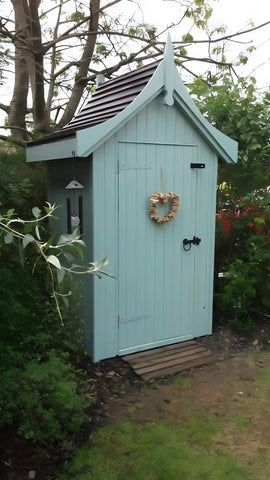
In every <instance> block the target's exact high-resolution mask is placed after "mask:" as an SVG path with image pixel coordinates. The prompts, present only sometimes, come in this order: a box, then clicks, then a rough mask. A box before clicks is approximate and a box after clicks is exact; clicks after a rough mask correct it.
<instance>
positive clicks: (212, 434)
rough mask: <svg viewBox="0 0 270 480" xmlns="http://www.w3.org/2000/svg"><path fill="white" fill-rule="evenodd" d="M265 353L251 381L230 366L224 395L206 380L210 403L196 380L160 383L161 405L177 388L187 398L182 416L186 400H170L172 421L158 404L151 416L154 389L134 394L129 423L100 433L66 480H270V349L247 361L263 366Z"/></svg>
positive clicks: (78, 455)
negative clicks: (195, 393) (269, 351)
mask: <svg viewBox="0 0 270 480" xmlns="http://www.w3.org/2000/svg"><path fill="white" fill-rule="evenodd" d="M257 357H258V359H261V360H262V362H261V363H260V365H259V367H260V368H259V369H257V373H256V375H255V374H254V377H252V376H251V378H250V379H244V380H243V379H242V375H241V376H238V375H237V374H236V375H234V376H232V375H231V370H230V368H232V367H230V368H229V367H228V368H227V365H226V364H225V365H223V367H226V368H222V372H223V373H222V375H223V376H222V377H218V378H219V379H220V378H221V379H222V382H223V383H224V385H225V387H226V385H228V389H227V390H226V388H225V389H223V396H220V393H219V392H218V394H217V396H216V397H215V395H214V393H215V392H214V390H213V389H212V390H211V388H210V387H211V385H212V383H211V382H210V384H209V385H210V387H208V384H207V383H205V382H206V377H204V383H203V385H204V388H206V390H207V388H210V389H209V403H208V402H207V401H206V399H205V397H204V400H203V403H201V402H197V405H196V402H193V399H194V398H196V395H195V396H194V392H197V398H199V399H200V394H201V393H202V391H201V390H200V389H198V388H197V389H196V388H195V387H196V386H198V383H197V384H196V383H195V382H194V380H193V379H192V378H191V377H188V376H186V377H185V376H180V375H179V376H174V377H173V379H172V383H171V385H170V386H166V387H164V388H163V387H160V390H161V393H160V397H159V399H160V404H161V405H162V404H163V399H164V397H165V395H167V394H168V391H169V392H170V394H172V391H173V390H172V388H173V386H174V385H175V388H176V390H175V398H178V399H179V398H181V395H183V397H182V398H183V399H184V398H185V399H186V403H184V404H185V407H184V408H183V410H182V411H181V415H178V411H179V409H180V408H181V401H178V402H174V403H173V402H172V403H169V404H168V405H169V407H168V410H167V414H168V415H167V417H165V418H166V419H167V422H164V421H163V420H162V419H161V417H159V415H160V411H159V410H158V408H156V407H154V409H153V420H152V421H149V420H148V421H145V420H144V417H143V412H144V407H145V406H146V405H147V406H148V409H149V399H148V397H147V390H146V391H145V397H144V396H141V395H139V396H138V397H134V403H133V404H131V405H128V406H127V407H126V418H127V419H129V421H127V422H124V423H118V424H116V425H107V426H105V427H102V428H100V429H99V430H98V431H96V432H95V433H94V434H93V436H92V438H91V441H90V442H89V443H88V444H87V445H85V446H83V447H82V448H81V449H79V450H77V451H76V452H75V454H74V457H73V461H72V465H71V467H70V469H69V471H68V472H67V473H65V474H63V475H60V476H59V477H58V480H254V479H256V480H269V478H270V455H269V440H267V438H268V428H267V424H266V422H267V418H268V415H269V393H270V368H265V366H266V365H267V362H268V365H269V356H267V357H266V356H265V362H263V360H264V356H263V353H261V354H260V356H258V355H256V356H255V357H254V358H253V356H250V357H248V358H247V359H245V360H243V361H242V363H241V365H240V366H241V367H244V370H243V371H244V373H245V372H246V370H247V369H249V367H250V368H251V369H252V367H254V365H256V364H257V363H256V362H258V359H257ZM228 365H235V363H229V362H228ZM263 366H264V368H263ZM253 371H254V369H253ZM217 372H220V370H219V369H218V370H217ZM211 378H212V377H211ZM219 381H220V380H219ZM193 382H194V383H193ZM226 382H227V383H226ZM179 387H180V388H179ZM192 389H193V390H192ZM217 389H218V384H217ZM157 395H158V391H157ZM213 397H215V398H213ZM152 398H153V397H152V396H151V395H150V402H151V399H152ZM187 399H188V400H190V402H189V401H188V402H187ZM147 402H148V403H147ZM205 402H206V403H205ZM150 405H151V403H150ZM157 405H159V403H158V402H157ZM194 405H196V406H194ZM219 407H223V409H222V408H219ZM154 412H155V413H154ZM221 412H223V416H222V415H221ZM165 413H166V409H165V410H164V409H163V410H161V415H162V416H163V418H164V415H165ZM146 415H147V418H148V410H147V413H146ZM170 415H171V416H170ZM145 418H146V417H145ZM266 437H267V438H266Z"/></svg>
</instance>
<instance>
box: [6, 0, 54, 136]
mask: <svg viewBox="0 0 270 480" xmlns="http://www.w3.org/2000/svg"><path fill="white" fill-rule="evenodd" d="M11 2H12V5H13V9H14V14H15V26H16V33H15V35H14V37H13V43H14V45H15V53H16V67H17V68H16V69H15V85H16V86H17V90H15V91H14V96H13V99H12V100H13V102H14V104H15V103H16V102H17V103H18V105H19V103H20V101H22V102H23V108H24V114H26V95H25V90H26V76H27V83H28V78H30V84H31V92H32V101H33V108H32V113H33V130H34V132H37V133H47V132H48V131H49V118H48V114H47V110H46V106H45V98H44V97H45V96H44V69H43V49H42V41H41V28H40V22H39V15H38V8H39V4H40V0H29V3H28V0H11ZM23 67H24V68H25V71H23ZM21 82H22V83H21ZM20 86H21V90H20ZM17 92H18V93H17ZM21 95H22V97H21ZM18 105H17V106H16V107H15V106H14V108H13V113H12V117H11V119H12V118H14V119H15V118H16V115H18V116H20V115H21V116H22V115H23V112H19V107H18ZM11 119H10V123H11ZM16 125H18V123H17V122H16ZM16 135H17V136H18V134H16Z"/></svg>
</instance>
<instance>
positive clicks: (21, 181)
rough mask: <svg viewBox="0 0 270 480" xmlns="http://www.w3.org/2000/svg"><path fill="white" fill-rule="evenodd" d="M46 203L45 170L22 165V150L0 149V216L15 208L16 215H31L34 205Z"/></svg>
mask: <svg viewBox="0 0 270 480" xmlns="http://www.w3.org/2000/svg"><path fill="white" fill-rule="evenodd" d="M45 200H46V170H45V168H44V166H42V165H40V164H38V165H34V166H30V165H29V164H27V163H26V161H25V150H24V149H19V148H15V147H5V146H2V147H1V148H0V213H1V212H2V213H3V212H6V211H7V210H9V209H12V208H14V209H15V211H16V213H17V215H19V216H20V215H24V218H25V217H27V213H28V212H31V208H32V206H33V205H37V206H39V207H40V206H41V205H44V203H45Z"/></svg>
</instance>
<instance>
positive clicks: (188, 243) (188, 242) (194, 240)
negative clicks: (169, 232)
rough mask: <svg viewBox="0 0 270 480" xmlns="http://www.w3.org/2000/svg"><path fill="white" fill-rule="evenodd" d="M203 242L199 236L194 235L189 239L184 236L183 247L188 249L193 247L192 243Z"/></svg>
mask: <svg viewBox="0 0 270 480" xmlns="http://www.w3.org/2000/svg"><path fill="white" fill-rule="evenodd" d="M200 243H201V238H199V237H195V236H194V237H193V238H192V239H191V240H188V239H187V238H184V240H183V247H184V250H186V251H188V250H190V249H191V245H197V246H198V245H199V244H200Z"/></svg>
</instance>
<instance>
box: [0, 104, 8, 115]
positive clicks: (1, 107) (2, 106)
mask: <svg viewBox="0 0 270 480" xmlns="http://www.w3.org/2000/svg"><path fill="white" fill-rule="evenodd" d="M0 109H1V110H4V112H6V113H9V111H10V107H9V105H4V104H3V103H0Z"/></svg>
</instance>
